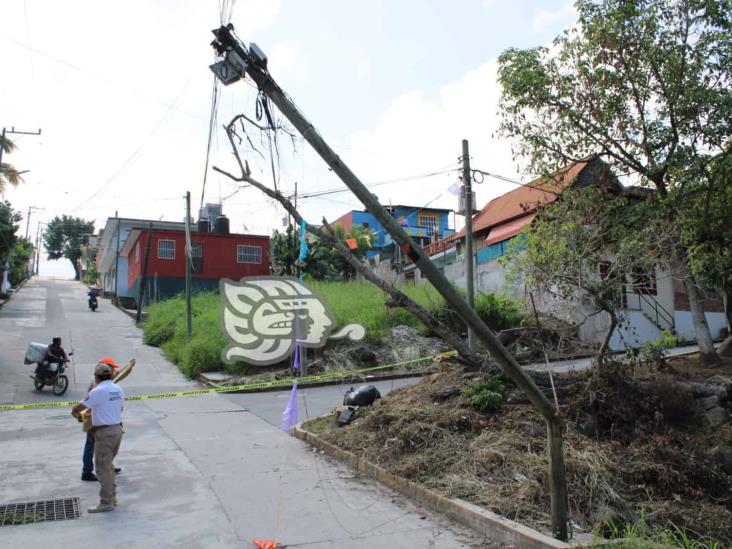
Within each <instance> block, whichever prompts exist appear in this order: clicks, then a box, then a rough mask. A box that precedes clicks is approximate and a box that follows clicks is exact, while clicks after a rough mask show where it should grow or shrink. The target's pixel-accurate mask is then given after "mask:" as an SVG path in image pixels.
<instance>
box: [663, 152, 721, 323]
mask: <svg viewBox="0 0 732 549" xmlns="http://www.w3.org/2000/svg"><path fill="white" fill-rule="evenodd" d="M708 169H709V170H710V173H711V174H712V176H713V177H714V178H715V180H716V181H717V183H716V184H715V185H713V186H711V187H699V188H697V189H694V188H692V189H689V190H688V191H687V192H686V193H685V195H684V196H683V204H678V201H677V203H675V204H674V207H676V208H677V210H678V211H679V212H681V215H683V227H684V242H685V243H686V245H687V247H688V250H689V261H690V264H691V269H692V272H693V273H694V275H695V276H696V277H697V279H698V280H699V282H700V283H701V284H703V285H704V286H705V287H707V288H716V289H718V290H719V292H720V293H721V295H722V299H723V301H724V312H725V316H726V319H727V331H728V333H729V334H730V337H732V310H730V306H731V305H732V154H729V153H728V154H726V155H724V156H720V157H718V158H715V159H714V161H713V162H711V163H710V165H709V166H708Z"/></svg>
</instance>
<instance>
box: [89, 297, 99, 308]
mask: <svg viewBox="0 0 732 549" xmlns="http://www.w3.org/2000/svg"><path fill="white" fill-rule="evenodd" d="M97 307H99V302H98V301H97V293H96V292H89V308H90V309H91V310H92V312H94V311H96V310H97Z"/></svg>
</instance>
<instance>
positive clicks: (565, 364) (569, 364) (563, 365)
mask: <svg viewBox="0 0 732 549" xmlns="http://www.w3.org/2000/svg"><path fill="white" fill-rule="evenodd" d="M716 346H718V345H715V347H716ZM698 350H699V346H698V345H680V346H679V347H674V348H673V349H668V350H667V351H666V356H667V357H669V358H670V357H673V356H681V355H688V354H691V353H696V352H697V351H698ZM619 356H622V354H620V355H619ZM593 360H595V358H594V357H585V358H575V359H572V360H557V361H554V362H550V363H549V370H551V371H552V372H557V373H563V372H581V371H582V370H586V369H587V368H589V367H590V365H591V364H592V361H593ZM522 368H525V369H527V370H537V371H541V370H546V369H547V365H546V363H545V362H534V363H533V364H526V365H524V366H522Z"/></svg>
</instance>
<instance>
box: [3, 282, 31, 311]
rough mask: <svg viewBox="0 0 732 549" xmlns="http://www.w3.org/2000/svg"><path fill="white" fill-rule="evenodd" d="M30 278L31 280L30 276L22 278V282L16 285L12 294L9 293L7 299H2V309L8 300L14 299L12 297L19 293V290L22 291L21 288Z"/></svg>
mask: <svg viewBox="0 0 732 549" xmlns="http://www.w3.org/2000/svg"><path fill="white" fill-rule="evenodd" d="M29 280H30V278H24V279H23V280H21V281H20V283H19V284H18V285H17V286H16V287H15V289H13V293H12V294H8V297H7V298H6V299H0V309H2V308H3V306H4V305H5V304H6V303H7V302H8V301H10V300H11V299H12V297H13V296H14V295H15V294H17V293H18V292H19V291H20V290H21V289H22V288H23V286H25V283H26V282H28V281H29Z"/></svg>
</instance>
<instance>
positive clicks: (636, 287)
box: [631, 269, 656, 295]
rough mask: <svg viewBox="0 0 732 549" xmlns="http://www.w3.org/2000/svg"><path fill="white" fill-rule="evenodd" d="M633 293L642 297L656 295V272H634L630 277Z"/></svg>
mask: <svg viewBox="0 0 732 549" xmlns="http://www.w3.org/2000/svg"><path fill="white" fill-rule="evenodd" d="M631 281H632V283H633V292H634V293H636V294H642V295H656V270H655V269H651V270H650V271H648V272H643V271H636V272H634V273H633V274H632V275H631Z"/></svg>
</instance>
